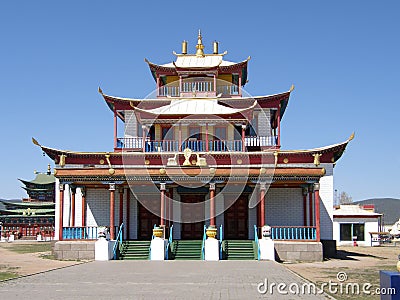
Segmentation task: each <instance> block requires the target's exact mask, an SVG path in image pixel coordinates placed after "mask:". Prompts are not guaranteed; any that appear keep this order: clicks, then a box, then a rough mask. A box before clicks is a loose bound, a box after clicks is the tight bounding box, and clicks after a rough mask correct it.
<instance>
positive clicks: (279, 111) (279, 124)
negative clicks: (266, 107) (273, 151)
mask: <svg viewBox="0 0 400 300" xmlns="http://www.w3.org/2000/svg"><path fill="white" fill-rule="evenodd" d="M277 146H279V147H280V146H281V105H280V104H279V108H278V145H277Z"/></svg>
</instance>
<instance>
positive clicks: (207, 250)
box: [204, 237, 219, 261]
mask: <svg viewBox="0 0 400 300" xmlns="http://www.w3.org/2000/svg"><path fill="white" fill-rule="evenodd" d="M204 260H211V261H218V260H219V241H218V240H217V239H216V238H211V237H208V238H207V239H206V240H205V241H204Z"/></svg>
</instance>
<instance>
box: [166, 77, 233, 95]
mask: <svg viewBox="0 0 400 300" xmlns="http://www.w3.org/2000/svg"><path fill="white" fill-rule="evenodd" d="M193 92H195V93H200V95H203V94H202V93H212V92H214V95H215V88H214V82H208V81H199V82H183V83H182V87H181V88H180V87H179V86H177V85H174V86H170V85H166V86H162V87H160V88H159V89H158V96H161V97H166V96H171V97H179V96H180V95H181V93H184V94H186V95H188V94H191V93H193ZM216 92H217V94H223V95H239V87H238V86H237V85H235V84H230V85H217V90H216Z"/></svg>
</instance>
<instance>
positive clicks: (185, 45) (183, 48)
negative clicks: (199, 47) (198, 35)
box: [182, 41, 187, 54]
mask: <svg viewBox="0 0 400 300" xmlns="http://www.w3.org/2000/svg"><path fill="white" fill-rule="evenodd" d="M182 54H187V41H183V42H182Z"/></svg>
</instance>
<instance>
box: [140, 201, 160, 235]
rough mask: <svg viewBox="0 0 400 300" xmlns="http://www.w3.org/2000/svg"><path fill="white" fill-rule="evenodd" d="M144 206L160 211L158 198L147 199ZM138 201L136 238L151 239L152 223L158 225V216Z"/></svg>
mask: <svg viewBox="0 0 400 300" xmlns="http://www.w3.org/2000/svg"><path fill="white" fill-rule="evenodd" d="M146 207H147V208H149V209H150V210H151V211H155V212H159V211H160V200H158V201H155V200H154V201H147V203H146ZM146 207H144V206H143V205H142V204H141V203H140V202H138V210H139V216H138V217H139V218H138V223H139V224H138V225H139V228H138V240H148V241H150V240H151V237H152V235H153V227H154V224H156V225H157V226H159V225H160V217H159V216H157V215H155V214H153V213H152V212H151V211H150V210H148V209H147V208H146Z"/></svg>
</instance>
